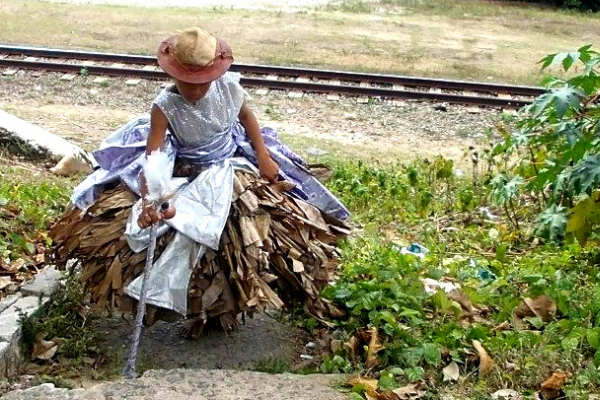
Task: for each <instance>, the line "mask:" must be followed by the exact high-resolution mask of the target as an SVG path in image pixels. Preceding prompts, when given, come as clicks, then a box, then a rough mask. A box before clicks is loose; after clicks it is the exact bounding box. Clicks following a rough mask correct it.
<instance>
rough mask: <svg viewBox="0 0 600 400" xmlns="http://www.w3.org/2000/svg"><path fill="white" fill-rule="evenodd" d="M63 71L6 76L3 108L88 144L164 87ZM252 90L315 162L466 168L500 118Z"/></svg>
mask: <svg viewBox="0 0 600 400" xmlns="http://www.w3.org/2000/svg"><path fill="white" fill-rule="evenodd" d="M59 77H60V75H58V74H47V75H43V76H41V77H39V78H35V77H32V75H31V74H30V73H27V72H22V73H20V74H19V75H17V76H16V77H0V79H1V80H0V82H2V83H1V84H0V94H1V96H0V107H2V109H4V110H6V111H8V112H10V113H13V114H15V115H17V116H18V117H20V118H23V119H25V120H27V121H29V122H32V123H35V124H38V125H40V126H42V127H44V128H45V129H47V130H49V131H50V132H52V133H55V134H57V135H59V136H62V137H64V138H66V139H68V140H71V141H73V142H74V143H76V144H78V145H81V146H83V147H84V148H87V149H90V150H91V149H94V148H96V147H97V146H98V144H99V143H100V141H101V140H102V139H104V138H105V137H106V136H108V135H109V134H110V133H111V132H112V131H113V130H115V129H117V128H118V127H119V126H121V125H122V124H123V123H125V122H127V121H128V120H129V119H130V118H133V117H135V116H137V115H142V114H145V113H147V112H148V107H149V104H150V103H151V101H152V99H153V98H154V96H155V95H156V94H157V93H158V91H160V90H161V85H160V84H158V83H154V82H143V83H142V84H140V85H139V86H137V87H129V86H126V85H124V81H123V80H119V79H115V80H113V81H112V83H111V85H110V86H101V85H96V84H93V83H92V80H93V77H78V78H77V79H76V80H74V81H66V82H65V81H61V80H60V79H59ZM253 93H254V92H253V91H250V94H251V96H252V100H249V104H250V105H251V107H252V109H253V110H254V111H255V112H256V114H257V116H258V119H259V121H260V123H261V125H262V126H273V127H275V128H278V129H279V130H280V132H281V134H282V136H283V138H284V139H285V141H286V143H288V144H290V145H291V146H292V147H294V148H295V149H296V150H298V151H300V152H301V153H303V154H304V155H305V156H308V157H309V158H310V159H312V160H313V161H317V160H318V159H323V158H325V159H327V158H335V157H339V156H343V157H345V158H357V159H363V160H370V159H373V160H377V162H383V163H386V162H395V161H402V160H408V159H411V158H413V157H414V156H415V155H418V156H425V157H433V156H435V155H437V154H442V155H444V156H446V157H449V158H452V159H454V160H456V162H457V163H462V164H464V165H465V168H466V167H468V163H469V162H468V159H466V158H465V154H466V150H467V149H468V147H469V146H476V145H477V144H478V142H481V139H483V138H485V137H486V135H487V134H488V133H489V132H490V131H491V130H492V128H493V127H494V126H495V124H497V123H500V122H502V113H501V110H496V109H477V110H472V109H471V108H467V107H464V106H457V105H440V104H430V103H419V102H406V103H405V104H404V105H403V106H400V107H396V106H393V105H392V104H390V103H389V102H386V101H382V100H373V101H372V102H371V103H369V104H357V103H356V99H355V98H352V97H348V98H342V99H341V101H339V102H328V101H326V99H325V96H323V95H310V96H305V97H303V98H302V99H300V100H292V99H289V98H288V97H287V94H286V93H285V92H275V91H272V92H270V93H269V94H268V95H266V96H264V97H262V96H258V95H254V94H253ZM323 152H327V153H328V154H324V153H323ZM319 155H321V156H319ZM323 156H325V157H323Z"/></svg>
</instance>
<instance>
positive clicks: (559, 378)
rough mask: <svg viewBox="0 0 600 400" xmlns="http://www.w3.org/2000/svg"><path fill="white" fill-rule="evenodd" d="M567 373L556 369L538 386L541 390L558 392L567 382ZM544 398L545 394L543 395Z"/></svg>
mask: <svg viewBox="0 0 600 400" xmlns="http://www.w3.org/2000/svg"><path fill="white" fill-rule="evenodd" d="M567 378H568V377H567V374H565V373H564V372H562V371H557V372H555V373H553V374H552V376H551V377H550V378H548V379H546V380H545V381H544V383H542V385H541V386H540V387H541V389H542V390H547V391H555V392H558V391H560V390H561V389H562V387H563V386H564V385H565V383H567ZM544 398H545V396H544Z"/></svg>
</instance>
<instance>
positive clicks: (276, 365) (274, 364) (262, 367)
mask: <svg viewBox="0 0 600 400" xmlns="http://www.w3.org/2000/svg"><path fill="white" fill-rule="evenodd" d="M254 370H255V371H258V372H266V373H269V374H283V373H286V372H291V371H292V366H291V364H290V362H289V361H288V360H282V359H280V358H274V357H267V358H265V359H262V360H260V361H258V362H257V363H256V366H255V367H254Z"/></svg>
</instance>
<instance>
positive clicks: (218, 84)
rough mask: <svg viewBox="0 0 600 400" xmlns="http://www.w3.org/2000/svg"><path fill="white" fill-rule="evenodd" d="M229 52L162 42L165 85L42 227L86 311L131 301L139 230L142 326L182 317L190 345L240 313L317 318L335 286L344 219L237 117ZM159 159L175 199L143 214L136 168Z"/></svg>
mask: <svg viewBox="0 0 600 400" xmlns="http://www.w3.org/2000/svg"><path fill="white" fill-rule="evenodd" d="M232 62H233V55H232V51H231V48H230V47H229V46H228V44H227V43H226V42H225V41H224V40H222V39H219V38H216V37H214V36H212V35H210V34H209V33H207V32H205V31H203V30H202V29H200V28H190V29H187V30H185V31H183V32H181V33H179V34H177V35H174V36H172V37H169V38H168V39H166V40H164V41H163V42H162V43H161V45H160V47H159V50H158V63H159V65H160V66H161V67H162V68H163V70H164V71H165V72H166V73H167V74H168V75H170V76H171V77H172V78H173V79H174V84H173V85H171V86H169V87H167V88H165V89H164V90H163V91H162V92H161V93H160V94H159V95H158V96H157V97H156V99H155V100H154V102H153V104H152V108H151V114H150V117H149V118H148V117H141V118H136V119H134V120H132V121H130V122H129V123H127V124H126V125H125V126H123V127H122V128H120V129H119V130H117V131H116V132H114V133H113V134H112V135H110V136H109V137H108V138H107V139H105V140H104V141H103V142H102V144H101V146H100V148H99V150H97V151H96V152H94V157H95V158H96V161H97V162H98V164H99V166H100V169H98V170H96V171H95V172H94V173H92V174H91V175H90V176H88V177H87V178H86V179H85V180H84V181H83V182H82V183H81V184H80V185H79V186H77V188H76V189H75V191H74V193H73V196H72V199H71V203H72V204H71V206H70V207H69V209H68V210H67V212H66V213H65V215H64V216H63V217H62V218H61V219H60V220H59V221H58V222H57V223H56V224H55V225H54V226H53V228H52V230H51V236H52V238H53V240H54V242H55V247H54V253H55V257H56V259H57V262H58V263H59V264H64V263H66V261H68V260H69V259H73V258H75V259H78V260H79V261H80V262H81V265H82V275H81V281H82V282H83V283H84V285H85V288H86V290H87V291H88V292H89V294H90V299H91V301H92V302H93V303H97V304H98V305H100V306H101V307H106V308H109V309H111V308H113V307H119V308H121V309H123V310H131V309H132V306H133V303H134V302H135V300H136V299H138V298H139V295H140V286H141V273H142V269H143V265H144V259H145V256H146V253H145V252H146V248H147V245H148V231H149V230H148V227H149V226H150V225H151V224H155V223H158V224H159V227H158V231H159V235H160V238H159V242H158V245H157V253H156V254H155V260H157V261H156V262H155V264H154V266H153V267H152V270H151V272H150V280H149V290H148V294H147V302H148V304H150V305H151V306H153V307H150V308H149V309H148V313H147V320H146V322H147V323H148V324H151V323H152V322H154V321H155V320H157V319H168V318H167V317H172V316H173V314H174V313H177V314H179V315H182V316H185V317H188V318H190V320H191V322H190V324H188V325H187V328H188V329H187V331H186V334H188V335H189V336H193V337H197V336H199V335H200V333H201V332H202V329H203V328H204V326H205V324H206V323H207V322H208V321H209V320H211V319H214V320H218V321H219V322H220V323H221V325H222V326H223V328H224V329H226V330H229V329H233V328H235V327H236V325H237V315H238V314H239V313H240V312H245V311H246V312H253V311H256V310H261V309H263V308H264V307H266V306H268V305H269V304H270V305H272V306H275V307H282V306H284V305H285V304H286V303H288V304H291V303H294V302H298V301H300V302H303V303H304V305H305V308H306V310H307V311H308V312H310V313H312V314H313V315H315V316H317V317H319V318H320V317H322V316H323V315H324V314H325V313H329V312H332V310H333V308H332V307H331V305H329V304H328V303H326V302H325V301H324V300H323V299H321V298H320V296H319V293H320V291H321V290H322V289H323V287H324V286H325V285H326V284H327V283H328V282H330V281H331V280H332V279H333V278H334V274H335V269H336V266H337V260H338V253H337V247H336V246H337V242H338V238H339V237H340V236H343V235H345V234H348V233H349V231H348V227H347V226H346V225H345V224H344V222H343V221H344V220H345V219H346V218H347V217H348V215H349V214H348V211H347V210H346V208H345V207H344V206H343V205H342V204H341V203H340V202H339V201H338V200H337V199H336V198H335V197H334V196H333V195H332V194H331V193H330V192H329V191H328V190H327V189H326V188H325V187H324V186H323V185H322V184H321V183H320V182H319V181H318V180H317V179H315V178H314V177H313V176H312V175H311V174H310V173H309V171H308V170H307V169H306V163H305V162H304V160H302V159H301V158H300V157H299V156H298V155H297V154H295V153H294V152H292V151H291V150H290V149H289V148H287V147H286V146H285V145H283V144H282V143H281V142H280V141H279V139H278V137H277V135H276V133H275V132H274V131H273V130H272V129H269V128H265V129H262V130H261V129H260V128H259V125H258V122H257V120H256V117H255V116H254V114H253V113H252V111H251V110H250V108H249V107H248V105H247V104H246V102H245V100H244V98H245V95H244V94H245V92H244V90H243V89H242V87H241V86H240V83H239V82H240V75H239V74H236V73H232V72H227V71H228V69H229V67H230V66H231V64H232ZM156 150H160V151H162V152H164V153H166V154H167V156H168V159H169V165H168V168H169V169H170V170H172V171H173V172H172V175H173V179H172V181H171V182H170V184H171V185H172V191H173V193H175V196H174V198H173V199H172V200H171V201H170V202H169V207H166V208H163V209H162V211H160V212H156V211H154V209H153V208H152V207H148V206H147V205H148V204H147V201H146V196H147V188H146V183H145V178H144V176H143V174H142V173H141V169H142V165H143V163H144V161H145V158H146V156H147V155H148V154H150V153H152V152H153V151H156Z"/></svg>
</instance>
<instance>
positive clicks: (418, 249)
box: [400, 243, 429, 258]
mask: <svg viewBox="0 0 600 400" xmlns="http://www.w3.org/2000/svg"><path fill="white" fill-rule="evenodd" d="M400 253H402V254H412V255H413V256H416V257H419V258H425V256H426V255H427V254H429V249H428V248H426V247H423V246H421V245H420V244H418V243H411V244H409V245H408V246H407V247H403V248H402V249H401V250H400Z"/></svg>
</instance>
